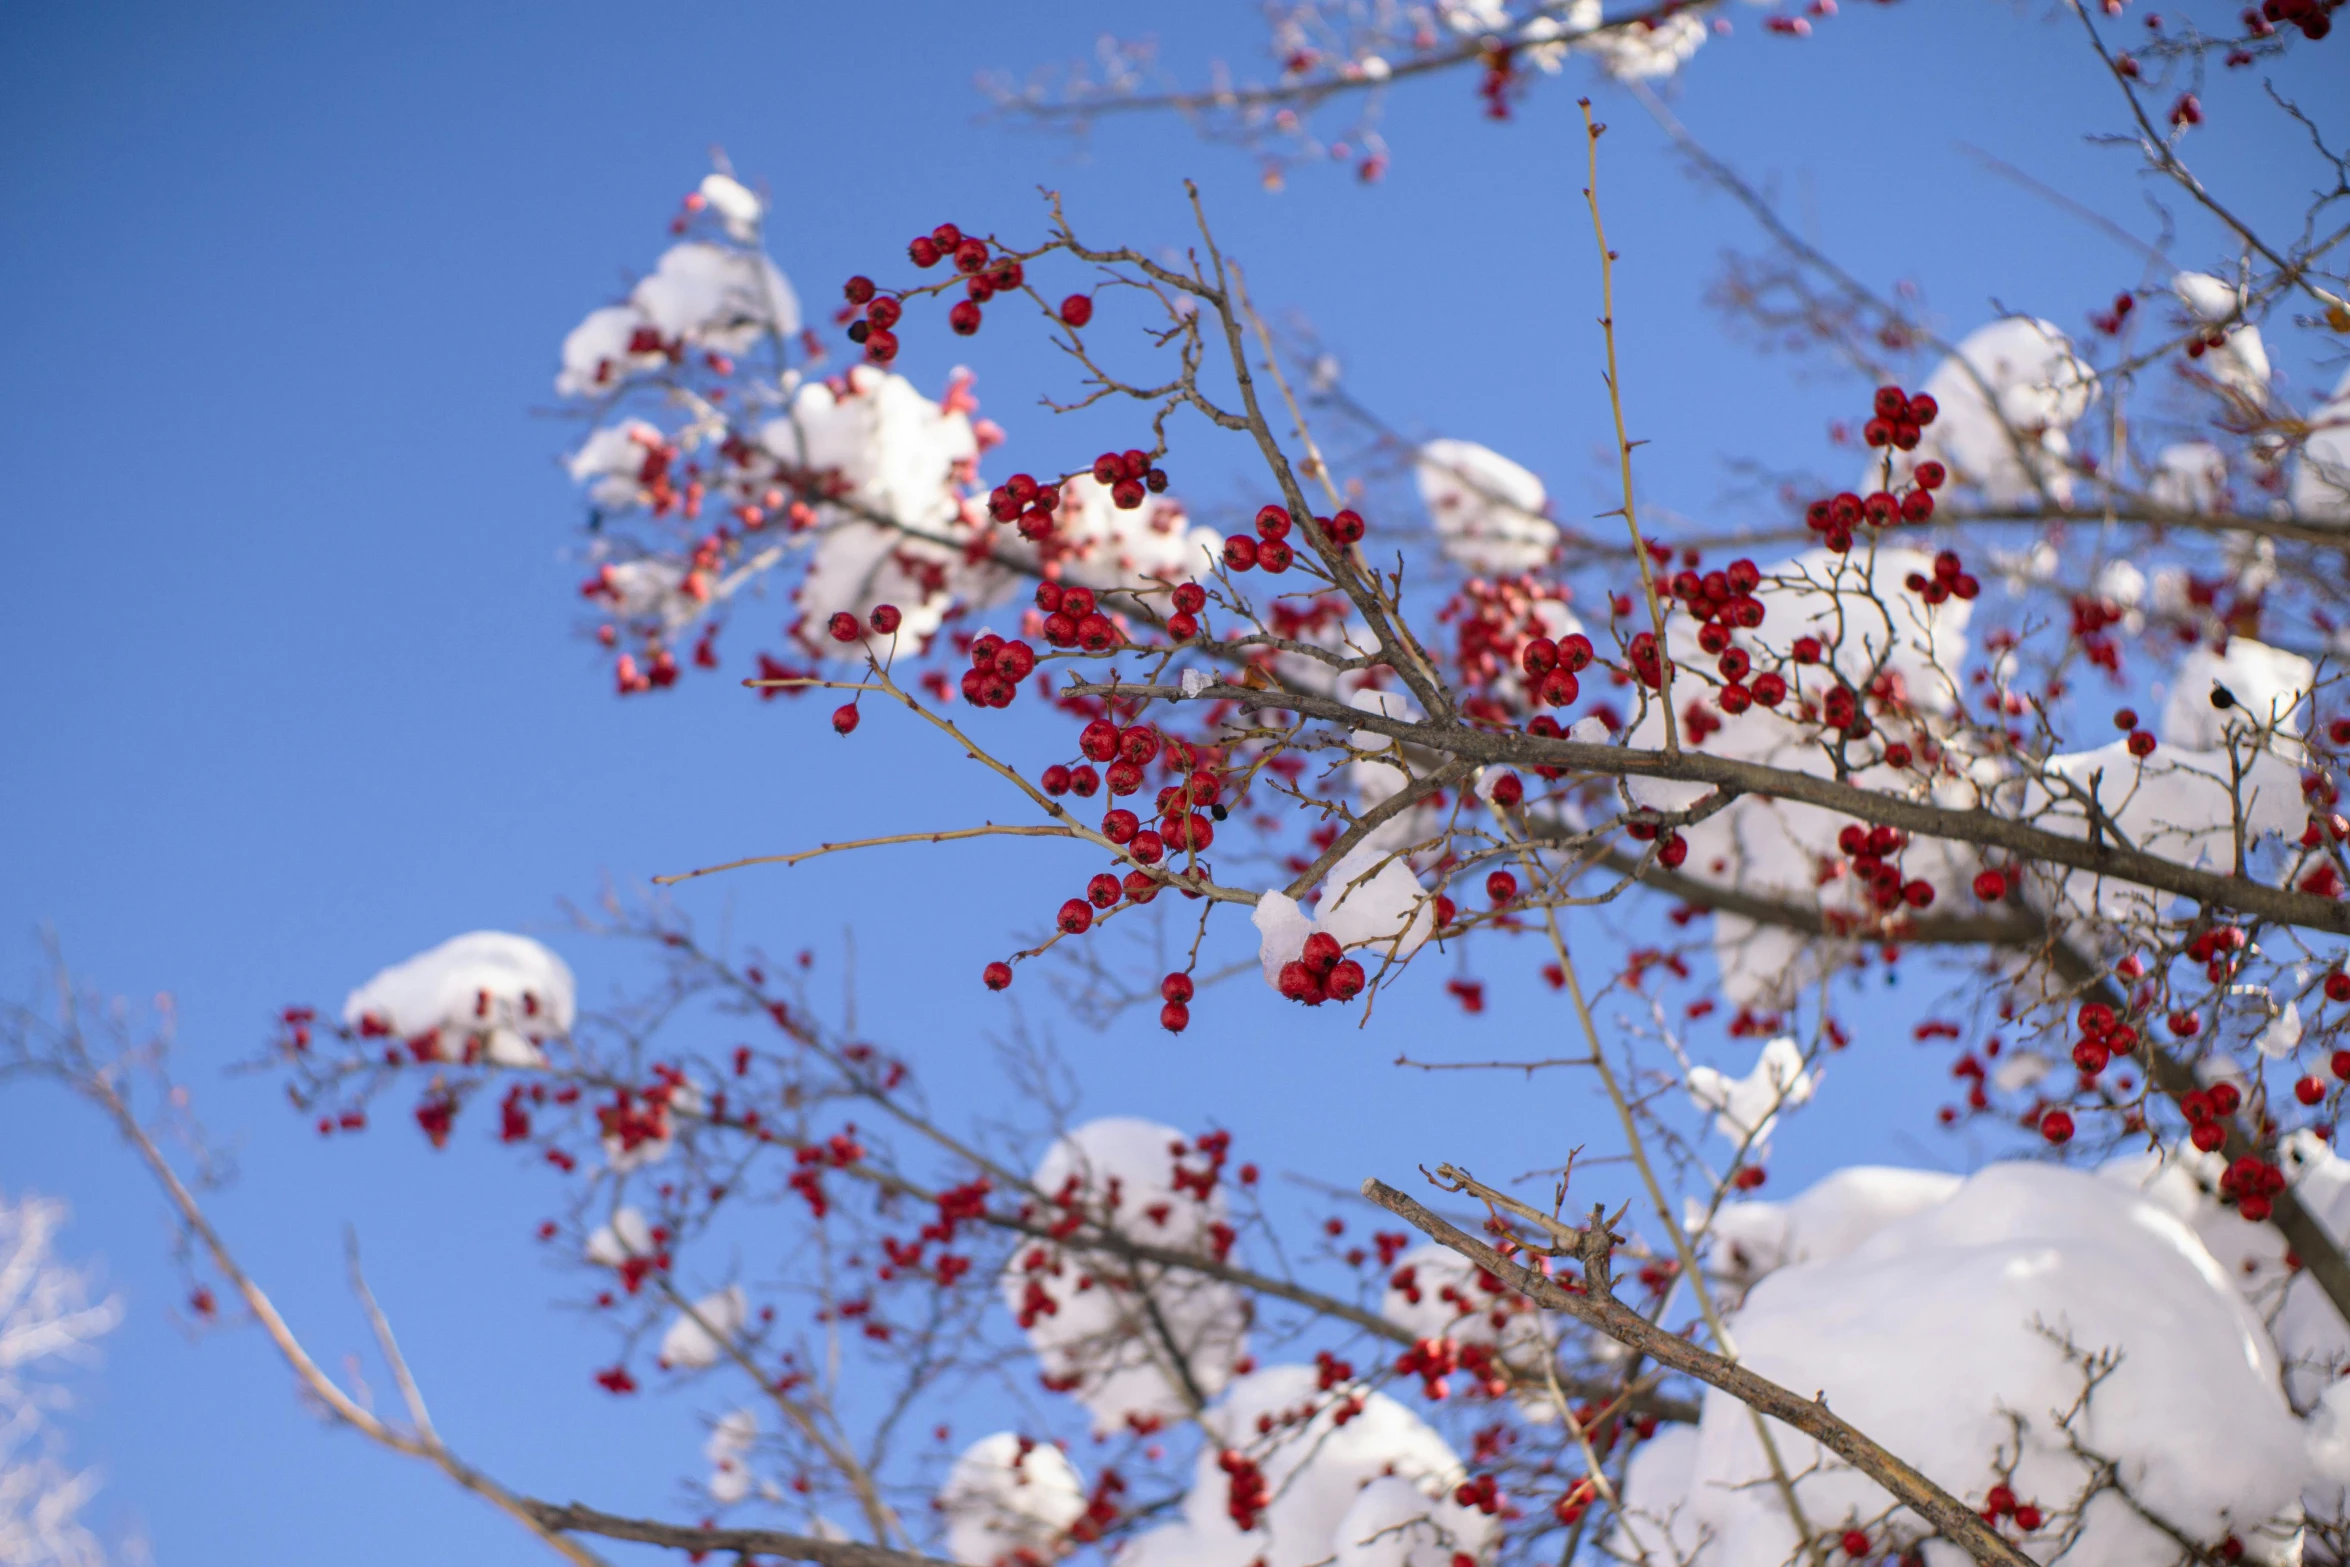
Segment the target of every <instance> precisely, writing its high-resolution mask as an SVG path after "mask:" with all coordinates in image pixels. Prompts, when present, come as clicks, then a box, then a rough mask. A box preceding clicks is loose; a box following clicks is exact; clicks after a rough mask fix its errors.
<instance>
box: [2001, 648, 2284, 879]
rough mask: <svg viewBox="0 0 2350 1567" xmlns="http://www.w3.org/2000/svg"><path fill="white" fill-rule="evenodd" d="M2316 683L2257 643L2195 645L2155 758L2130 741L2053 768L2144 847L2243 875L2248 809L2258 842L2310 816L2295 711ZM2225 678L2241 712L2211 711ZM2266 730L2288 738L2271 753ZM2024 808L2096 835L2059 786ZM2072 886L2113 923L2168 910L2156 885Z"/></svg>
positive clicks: (2066, 829) (2064, 828)
mask: <svg viewBox="0 0 2350 1567" xmlns="http://www.w3.org/2000/svg"><path fill="white" fill-rule="evenodd" d="M2314 677H2315V669H2314V667H2313V666H2312V665H2311V664H2310V663H2309V661H2308V660H2307V659H2304V658H2302V657H2300V656H2299V655H2298V654H2294V653H2287V652H2283V651H2281V650H2279V649H2276V648H2271V647H2267V646H2264V645H2263V644H2261V643H2258V642H2254V641H2252V640H2251V639H2249V638H2246V637H2237V638H2235V639H2233V640H2232V641H2230V642H2229V644H2228V646H2227V650H2226V651H2225V652H2224V653H2215V652H2213V651H2211V650H2210V649H2209V648H2207V647H2198V648H2195V649H2193V650H2191V651H2190V652H2188V653H2187V654H2186V655H2185V656H2184V657H2183V658H2181V659H2180V660H2179V664H2178V668H2177V671H2176V675H2175V678H2174V680H2173V682H2172V686H2171V692H2170V696H2169V698H2168V700H2167V701H2166V702H2165V703H2164V705H2163V711H2162V718H2161V722H2160V725H2159V732H2160V740H2161V743H2160V744H2159V745H2158V746H2157V747H2156V749H2155V752H2154V754H2153V755H2152V756H2149V757H2146V758H2144V759H2143V760H2141V759H2139V758H2137V757H2134V756H2132V755H2130V753H2129V749H2128V742H2127V741H2126V740H2116V741H2114V742H2112V743H2111V744H2108V745H2104V746H2100V747H2098V748H2097V749H2095V750H2092V751H2076V752H2067V753H2060V754H2058V755H2055V756H2051V757H2050V758H2049V759H2048V761H2047V771H2048V772H2049V773H2051V774H2053V775H2054V776H2055V777H2056V778H2057V779H2059V780H2064V781H2067V782H2068V783H2069V786H2070V788H2071V789H2073V790H2077V791H2079V793H2080V795H2081V796H2082V797H2084V798H2087V797H2089V796H2091V795H2092V793H2093V794H2094V798H2095V800H2096V801H2097V804H2098V807H2099V809H2100V810H2102V811H2103V812H2104V814H2105V815H2106V817H2107V818H2108V819H2109V820H2111V821H2112V822H2113V823H2114V825H2115V826H2117V827H2118V828H2119V829H2120V830H2121V832H2122V834H2123V835H2124V836H2125V837H2126V838H2127V839H2128V840H2129V841H2130V842H2131V843H2132V844H2133V845H2135V846H2136V847H2137V848H2140V849H2143V850H2146V851H2148V852H2150V853H2154V854H2159V855H2162V856H2164V857H2166V858H2168V859H2172V860H2176V861H2178V862H2180V863H2182V864H2187V865H2197V866H2203V867H2206V868H2212V869H2222V870H2225V869H2232V868H2233V866H2234V864H2235V855H2236V817H2237V812H2238V808H2239V806H2240V807H2241V810H2242V816H2243V828H2244V832H2245V835H2246V837H2247V838H2248V839H2250V838H2259V837H2261V836H2264V835H2271V834H2289V833H2297V832H2298V831H2300V829H2301V827H2302V825H2303V823H2304V821H2305V820H2306V818H2307V810H2306V805H2305V802H2304V800H2303V797H2302V794H2301V768H2300V762H2299V759H2298V752H2299V747H2298V746H2297V745H2296V744H2294V742H2293V741H2292V740H2291V738H2290V737H2291V736H2292V735H2294V734H2296V733H2297V732H2298V731H2297V728H2296V725H2295V722H2294V716H2293V715H2294V709H2295V706H2296V704H2297V703H2298V702H2300V701H2301V700H2302V699H2303V698H2304V696H2305V694H2306V693H2307V692H2308V690H2309V689H2310V684H2311V682H2312V680H2313V679H2314ZM2215 682H2216V683H2218V684H2221V685H2225V686H2226V687H2227V688H2228V690H2229V691H2230V692H2231V693H2232V694H2233V695H2234V697H2235V698H2236V703H2235V705H2234V706H2232V707H2230V708H2227V709H2225V710H2223V709H2219V708H2215V707H2213V706H2212V705H2211V694H2212V687H2213V685H2214V683H2215ZM2262 727H2266V728H2270V729H2273V730H2274V731H2275V732H2276V734H2277V735H2279V736H2282V737H2284V738H2278V739H2272V740H2271V741H2270V743H2269V744H2268V745H2266V746H2261V745H2259V744H2258V743H2257V741H2258V733H2257V731H2258V729H2260V728H2262ZM2239 773H2240V775H2241V782H2240V783H2239V782H2237V779H2238V776H2239ZM2100 774H2102V775H2103V776H2102V779H2100V778H2099V775H2100ZM2024 809H2025V813H2026V814H2027V815H2028V816H2029V817H2030V818H2031V819H2032V821H2033V823H2034V825H2036V826H2039V827H2042V828H2044V829H2046V830H2048V831H2050V832H2059V833H2064V834H2066V835H2067V836H2070V837H2086V836H2088V831H2089V825H2090V821H2089V811H2088V807H2087V805H2086V804H2084V803H2082V802H2081V801H2080V800H2076V799H2074V798H2073V797H2072V795H2071V794H2069V793H2066V792H2062V791H2060V790H2058V789H2056V788H2054V787H2052V786H2051V785H2050V784H2048V783H2045V782H2042V781H2040V780H2033V781H2032V782H2031V784H2030V787H2029V788H2028V789H2027V790H2026V792H2025V807H2024ZM2062 885H2063V887H2064V894H2065V897H2066V898H2067V899H2068V900H2069V901H2070V902H2071V903H2072V904H2073V905H2074V906H2075V907H2076V908H2081V909H2084V910H2087V909H2091V908H2094V909H2095V910H2096V911H2097V912H2098V913H2099V914H2101V915H2102V916H2104V917H2106V918H2120V917H2122V916H2123V915H2124V914H2126V913H2128V912H2130V911H2133V910H2143V909H2145V908H2148V907H2150V906H2158V905H2159V903H2160V902H2161V898H2160V895H2158V894H2154V893H2150V892H2148V891H2146V890H2145V889H2144V888H2140V887H2136V886H2133V885H2130V884H2127V883H2121V882H2100V881H2098V880H2097V878H2095V877H2093V876H2091V875H2089V874H2088V873H2086V872H2079V871H2075V872H2070V873H2067V874H2066V875H2065V876H2064V877H2063V882H2062Z"/></svg>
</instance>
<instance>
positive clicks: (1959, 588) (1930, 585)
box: [1902, 550, 1983, 604]
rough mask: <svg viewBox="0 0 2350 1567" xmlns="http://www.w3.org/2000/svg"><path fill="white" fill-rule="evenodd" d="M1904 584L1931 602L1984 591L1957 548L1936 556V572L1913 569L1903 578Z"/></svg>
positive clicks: (1970, 595) (1937, 602)
mask: <svg viewBox="0 0 2350 1567" xmlns="http://www.w3.org/2000/svg"><path fill="white" fill-rule="evenodd" d="M1902 586H1903V587H1906V588H1908V589H1909V591H1910V592H1912V593H1915V594H1916V595H1917V596H1918V597H1920V598H1922V599H1924V600H1925V601H1926V602H1927V603H1929V604H1940V603H1942V602H1944V601H1945V600H1948V599H1971V598H1973V597H1974V596H1975V595H1976V594H1978V593H1980V592H1982V591H1983V585H1982V584H1981V583H1980V582H1977V581H1976V580H1975V579H1974V577H1973V575H1972V574H1971V573H1969V572H1968V571H1967V570H1966V568H1965V563H1964V562H1962V561H1961V560H1960V559H1959V558H1958V552H1957V551H1955V550H1943V551H1942V552H1941V553H1940V554H1938V555H1936V556H1935V557H1934V574H1933V575H1932V576H1930V577H1929V576H1927V575H1926V574H1925V573H1924V572H1922V571H1913V572H1911V573H1910V574H1909V575H1908V576H1907V577H1906V578H1904V579H1903V580H1902Z"/></svg>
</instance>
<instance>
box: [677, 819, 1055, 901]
mask: <svg viewBox="0 0 2350 1567" xmlns="http://www.w3.org/2000/svg"><path fill="white" fill-rule="evenodd" d="M1076 836H1078V833H1077V829H1075V828H1073V827H1044V826H1037V827H1017V826H1010V825H998V824H996V823H994V822H990V823H988V824H987V825H986V826H984V827H954V828H948V829H946V830H945V831H942V832H901V833H891V834H890V835H889V836H887V837H883V838H851V839H848V840H846V841H845V842H841V843H820V844H818V845H817V846H816V847H815V848H813V849H802V850H800V851H799V852H798V853H796V854H754V855H751V856H749V857H747V858H745V859H740V860H728V861H727V862H726V863H724V864H723V865H705V866H703V867H702V868H701V869H699V870H692V871H673V872H671V873H670V874H669V875H666V876H656V877H654V878H653V885H654V886H656V887H674V886H676V885H677V884H678V883H679V882H681V881H692V880H693V879H694V878H695V877H696V876H715V875H717V874H718V873H719V872H720V871H732V870H740V869H742V868H743V867H744V866H746V865H797V864H799V863H800V862H801V861H802V860H813V859H815V858H817V857H818V856H820V855H825V854H839V853H841V852H842V851H843V850H846V849H878V848H881V847H883V846H885V845H888V844H893V843H948V842H952V841H954V840H956V839H960V838H1074V837H1076Z"/></svg>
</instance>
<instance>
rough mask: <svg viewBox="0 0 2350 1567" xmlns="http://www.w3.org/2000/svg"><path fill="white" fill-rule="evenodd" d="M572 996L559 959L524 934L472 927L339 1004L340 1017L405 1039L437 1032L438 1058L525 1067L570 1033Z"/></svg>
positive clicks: (567, 970)
mask: <svg viewBox="0 0 2350 1567" xmlns="http://www.w3.org/2000/svg"><path fill="white" fill-rule="evenodd" d="M572 998H573V984H572V978H571V970H570V968H569V967H568V966H567V965H566V964H565V963H564V961H563V960H562V959H561V958H559V957H557V956H555V954H554V953H552V952H550V951H548V950H547V949H546V948H545V947H543V946H541V945H540V944H539V943H537V942H535V941H533V940H531V939H530V938H529V937H527V936H513V935H508V934H506V933H504V932H502V931H491V930H477V931H474V932H472V933H470V934H468V935H463V936H455V937H452V938H450V939H449V940H447V941H444V942H442V943H441V944H440V945H439V946H437V947H434V948H433V949H432V950H431V951H429V952H421V953H418V954H417V955H416V956H415V957H412V958H410V959H408V960H407V961H406V962H404V963H395V964H393V965H392V966H391V967H390V968H387V969H385V970H384V971H383V972H382V973H380V974H377V975H376V976H375V977H374V978H373V979H371V980H369V981H368V982H367V983H366V984H364V985H362V986H360V987H359V988H358V989H357V990H354V991H352V992H351V994H350V996H349V998H348V999H347V1000H345V1001H344V1002H343V1021H344V1022H345V1023H346V1024H348V1025H350V1026H351V1027H353V1028H359V1027H363V1026H373V1027H376V1028H380V1029H383V1030H385V1031H388V1032H389V1033H391V1034H393V1035H396V1036H397V1037H399V1038H402V1039H408V1040H415V1039H421V1038H423V1037H424V1036H426V1035H437V1036H438V1037H437V1042H436V1047H435V1050H434V1052H433V1053H434V1054H435V1055H436V1056H437V1057H438V1059H440V1060H443V1061H456V1060H485V1061H488V1062H489V1063H490V1064H491V1065H493V1066H512V1067H529V1066H538V1065H541V1064H543V1062H544V1061H545V1059H546V1057H545V1055H544V1054H543V1053H542V1051H541V1049H540V1046H541V1045H542V1044H544V1043H545V1042H546V1041H547V1040H549V1039H555V1038H560V1037H561V1036H563V1035H564V1034H567V1033H569V1032H570V1030H571V1023H572V1016H573V999H572Z"/></svg>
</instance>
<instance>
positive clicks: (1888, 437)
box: [1861, 386, 1942, 452]
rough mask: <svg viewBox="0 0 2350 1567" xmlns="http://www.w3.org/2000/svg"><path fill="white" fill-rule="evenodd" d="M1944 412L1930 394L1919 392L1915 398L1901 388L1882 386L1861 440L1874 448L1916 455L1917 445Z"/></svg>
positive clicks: (1878, 390) (1862, 431) (1878, 389)
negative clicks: (1890, 449) (1881, 447)
mask: <svg viewBox="0 0 2350 1567" xmlns="http://www.w3.org/2000/svg"><path fill="white" fill-rule="evenodd" d="M1941 411H1942V405H1941V404H1940V403H1937V402H1935V401H1934V399H1933V397H1932V396H1931V395H1930V394H1928V393H1925V392H1920V393H1918V394H1917V395H1916V396H1914V397H1912V396H1908V395H1905V394H1904V393H1903V392H1902V390H1901V388H1900V387H1898V386H1880V387H1878V388H1877V400H1876V402H1875V404H1874V405H1873V408H1872V417H1871V418H1870V420H1869V422H1868V423H1867V424H1866V425H1864V426H1863V427H1862V429H1861V439H1862V440H1864V441H1867V442H1868V443H1869V444H1870V445H1871V446H1890V447H1892V448H1893V449H1894V450H1895V451H1902V452H1914V451H1916V450H1917V449H1918V442H1919V441H1920V440H1923V439H1924V438H1925V429H1926V426H1927V425H1929V424H1932V423H1933V422H1934V416H1935V415H1936V414H1939V413H1940V412H1941Z"/></svg>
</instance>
